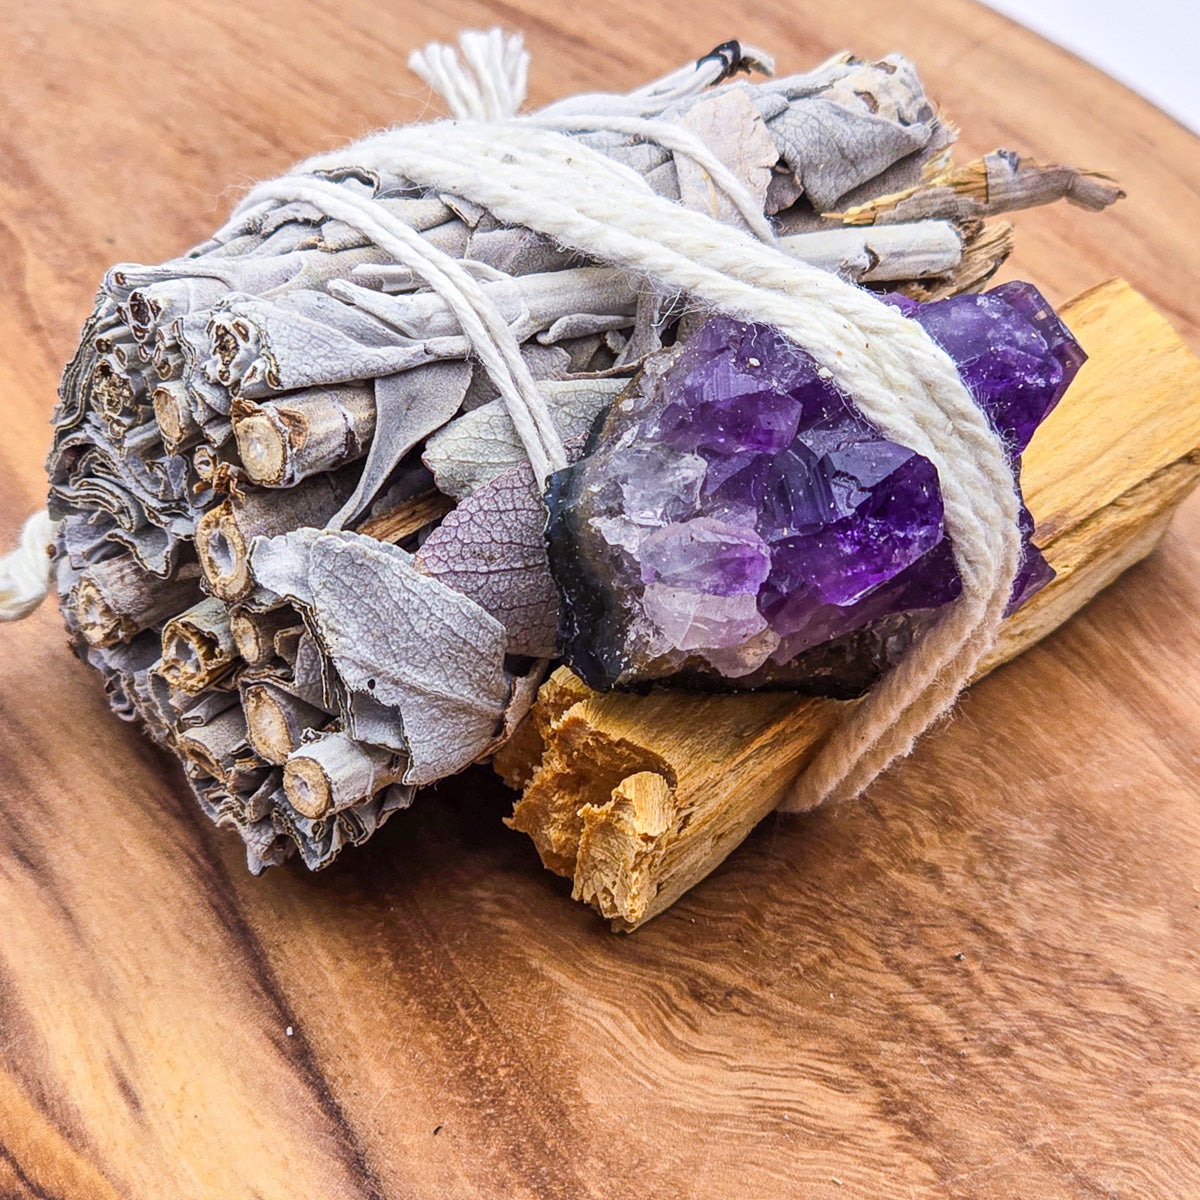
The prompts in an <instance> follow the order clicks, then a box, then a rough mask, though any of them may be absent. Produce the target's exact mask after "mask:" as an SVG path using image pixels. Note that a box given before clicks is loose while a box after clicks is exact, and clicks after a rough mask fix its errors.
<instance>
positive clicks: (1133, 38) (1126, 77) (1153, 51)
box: [985, 0, 1200, 133]
mask: <svg viewBox="0 0 1200 1200" xmlns="http://www.w3.org/2000/svg"><path fill="white" fill-rule="evenodd" d="M985 3H987V4H988V5H990V7H992V8H994V9H996V10H997V11H998V12H1002V13H1005V14H1006V15H1007V16H1010V17H1012V18H1013V20H1015V21H1019V22H1020V23H1021V24H1022V25H1025V26H1028V27H1029V28H1030V29H1033V30H1036V31H1037V32H1038V33H1040V34H1042V36H1043V37H1047V38H1049V39H1050V40H1051V41H1052V42H1057V43H1058V44H1059V45H1060V46H1065V47H1066V48H1067V49H1068V50H1072V51H1074V52H1075V53H1076V54H1078V55H1079V57H1080V58H1085V59H1087V60H1088V61H1089V62H1092V63H1094V64H1095V65H1096V66H1098V67H1100V68H1101V69H1102V70H1103V71H1105V72H1107V74H1109V75H1111V76H1112V77H1113V78H1114V79H1119V80H1120V81H1121V82H1122V83H1123V84H1125V85H1126V86H1127V87H1130V88H1132V89H1133V90H1134V91H1135V92H1140V93H1141V94H1142V95H1143V96H1145V97H1146V99H1147V100H1152V101H1153V102H1154V103H1155V104H1157V105H1158V106H1159V108H1161V109H1163V110H1165V111H1166V112H1168V113H1170V114H1171V116H1173V117H1175V119H1176V120H1178V121H1181V122H1182V123H1183V124H1184V125H1187V126H1188V127H1189V128H1190V129H1192V130H1193V131H1195V132H1196V133H1200V0H985Z"/></svg>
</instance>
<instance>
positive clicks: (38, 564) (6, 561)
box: [0, 508, 54, 621]
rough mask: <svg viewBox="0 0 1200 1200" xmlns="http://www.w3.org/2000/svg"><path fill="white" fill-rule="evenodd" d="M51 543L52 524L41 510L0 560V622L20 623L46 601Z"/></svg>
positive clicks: (48, 516) (25, 526)
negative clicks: (12, 547)
mask: <svg viewBox="0 0 1200 1200" xmlns="http://www.w3.org/2000/svg"><path fill="white" fill-rule="evenodd" d="M53 540H54V522H53V521H51V520H50V514H49V513H48V512H47V511H46V510H45V509H44V508H43V509H42V510H41V511H40V512H35V513H34V514H33V516H31V517H30V518H29V519H28V520H27V521H26V522H25V524H24V526H22V528H21V539H20V541H19V542H18V543H17V547H16V549H15V550H13V551H12V552H11V553H9V554H6V555H5V556H4V557H3V558H0V621H19V620H21V618H22V617H27V616H29V614H30V613H31V612H33V610H34V609H35V608H37V606H38V605H39V604H41V602H42V601H43V600H45V598H46V593H47V592H48V591H49V590H50V575H51V564H50V553H49V550H50V543H51V542H52V541H53Z"/></svg>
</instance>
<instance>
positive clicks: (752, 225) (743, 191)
mask: <svg viewBox="0 0 1200 1200" xmlns="http://www.w3.org/2000/svg"><path fill="white" fill-rule="evenodd" d="M526 120H527V121H528V122H529V123H530V124H532V125H537V126H539V127H540V128H542V129H556V130H558V131H559V132H561V133H585V132H586V133H595V132H599V131H601V130H608V131H611V132H613V133H623V134H627V135H629V136H630V137H636V138H639V139H640V140H642V141H646V142H657V143H658V145H660V146H662V148H663V149H664V150H670V151H671V152H672V153H673V154H682V155H683V156H685V157H686V158H690V159H691V160H692V161H693V162H694V163H695V164H696V165H697V166H698V167H699V168H700V169H701V170H702V171H704V172H705V174H706V175H708V177H709V179H711V180H712V182H713V184H714V186H716V187H718V188H720V190H721V191H722V192H724V193H725V195H726V196H728V197H729V199H730V200H731V201H732V202H733V204H734V206H735V207H736V208H737V210H738V212H739V213H740V214H741V217H742V219H743V220H744V221H745V222H746V225H747V227H748V228H749V229H750V231H751V232H752V233H753V234H754V235H755V236H756V237H758V238H760V239H761V240H762V241H764V242H773V241H774V240H775V230H774V229H773V228H772V227H771V222H770V221H769V220H768V219H767V217H766V214H765V213H764V212H763V209H762V203H761V201H759V200H756V199H755V198H754V196H753V195H751V193H750V189H749V188H747V187H746V185H745V184H744V183H743V182H742V181H741V180H740V179H739V178H738V177H737V176H736V175H735V174H734V173H733V172H732V171H731V170H730V169H729V167H727V166H726V165H725V164H724V163H723V162H722V161H721V160H720V159H719V158H718V157H717V156H716V155H715V154H714V153H713V152H712V151H711V150H710V149H709V148H708V147H707V146H706V145H705V144H704V142H703V141H702V140H701V139H700V138H699V137H698V136H697V135H696V134H694V133H693V132H692V131H691V130H690V129H687V128H685V127H684V126H683V125H676V124H675V123H674V122H672V121H661V120H655V119H654V118H652V117H622V116H605V115H604V114H601V113H592V114H587V113H580V114H578V115H565V116H557V117H556V116H553V115H544V114H542V113H534V114H533V115H532V116H530V117H527V118H526Z"/></svg>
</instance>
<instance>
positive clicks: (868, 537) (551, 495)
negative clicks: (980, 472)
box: [547, 283, 1084, 697]
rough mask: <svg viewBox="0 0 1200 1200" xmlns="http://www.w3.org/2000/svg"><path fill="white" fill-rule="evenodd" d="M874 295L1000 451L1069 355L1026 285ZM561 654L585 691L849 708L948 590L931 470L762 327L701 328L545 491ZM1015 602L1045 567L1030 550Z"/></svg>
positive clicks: (1058, 328)
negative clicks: (998, 441)
mask: <svg viewBox="0 0 1200 1200" xmlns="http://www.w3.org/2000/svg"><path fill="white" fill-rule="evenodd" d="M889 299H890V300H891V302H892V303H894V304H896V306H897V307H899V308H900V309H901V311H902V312H903V313H904V314H905V316H907V317H909V318H910V319H912V320H914V321H918V322H920V324H921V325H922V326H924V328H925V329H926V330H927V331H928V332H929V333H930V335H931V336H932V337H933V339H934V340H935V341H936V342H937V343H938V344H939V345H941V346H942V347H943V349H945V350H946V351H947V353H948V354H949V355H950V356H951V358H953V360H954V362H955V363H956V365H957V366H958V369H959V372H960V373H961V375H962V378H963V381H964V382H965V383H966V385H967V387H968V388H969V389H970V391H971V393H972V395H973V396H974V398H975V400H976V402H977V403H978V404H979V406H980V407H981V408H982V409H983V411H984V412H986V413H987V415H988V417H989V419H990V420H991V422H992V424H993V426H994V428H995V429H996V431H997V432H998V433H999V434H1000V436H1001V438H1002V440H1003V441H1004V444H1005V446H1006V447H1007V449H1008V451H1009V454H1010V456H1011V459H1012V463H1013V470H1014V474H1018V473H1019V466H1020V463H1019V455H1020V453H1021V451H1022V450H1023V449H1024V448H1025V446H1026V445H1027V444H1028V442H1029V439H1030V437H1031V436H1032V435H1033V432H1034V430H1035V429H1036V428H1037V426H1038V424H1039V423H1040V422H1041V421H1042V419H1043V418H1044V417H1045V416H1046V414H1047V413H1049V412H1050V410H1051V409H1052V408H1053V407H1054V405H1055V404H1056V403H1057V402H1058V400H1059V399H1060V397H1061V396H1062V394H1063V392H1064V391H1065V390H1066V388H1067V385H1068V384H1069V383H1070V382H1071V380H1072V378H1074V376H1075V373H1076V372H1077V371H1078V369H1079V367H1080V365H1081V364H1082V362H1083V360H1084V355H1083V352H1082V351H1081V349H1080V348H1079V345H1078V343H1077V342H1076V341H1075V340H1074V338H1073V337H1072V336H1071V334H1070V332H1069V331H1068V330H1067V329H1066V327H1065V326H1064V325H1063V324H1062V322H1061V321H1060V320H1059V319H1058V317H1057V316H1056V315H1055V313H1054V311H1053V309H1052V308H1051V307H1050V306H1049V305H1048V304H1047V303H1046V301H1045V300H1044V299H1043V298H1042V297H1041V295H1040V294H1039V293H1038V292H1037V291H1036V289H1034V288H1033V287H1032V286H1031V285H1029V284H1026V283H1010V284H1005V285H1003V286H1001V287H998V288H995V289H994V290H993V291H991V292H988V293H986V294H984V295H961V296H956V297H954V298H952V299H949V300H941V301H937V302H935V303H930V304H918V303H916V302H914V301H911V300H907V299H904V298H902V297H890V298H889ZM547 503H548V506H549V510H550V522H549V527H548V538H549V546H550V560H551V566H552V569H553V572H554V575H555V579H556V581H557V583H558V586H559V589H560V591H561V593H562V600H563V603H562V606H561V610H560V611H561V618H560V621H561V624H560V638H561V642H562V650H563V653H564V655H565V657H566V660H567V661H568V662H569V663H570V665H571V666H572V667H573V668H574V669H575V670H576V671H577V672H578V673H579V674H580V675H581V676H582V677H583V679H584V680H585V681H586V682H587V683H589V684H590V685H591V686H593V687H598V688H612V687H623V686H631V685H636V684H639V683H645V682H648V681H651V680H659V679H665V678H667V677H673V678H675V679H677V680H679V681H681V682H683V681H686V682H687V683H689V684H691V685H693V686H696V685H699V686H705V685H708V686H719V687H738V688H753V687H763V686H788V687H795V688H798V689H800V690H803V691H808V692H811V693H813V694H818V695H828V696H836V697H850V696H854V695H858V694H860V693H861V692H862V691H863V690H865V689H866V688H867V687H869V686H870V684H871V683H873V682H874V680H875V679H876V678H877V677H878V676H879V674H880V673H882V671H884V670H885V669H886V668H887V667H889V666H890V665H892V664H893V663H894V662H895V661H896V660H897V659H898V658H899V657H900V656H901V655H902V654H903V653H904V651H905V650H906V649H907V648H908V646H909V644H910V643H911V642H912V640H913V638H914V637H915V636H916V635H917V634H918V633H919V632H920V631H921V630H922V629H923V628H925V627H926V626H927V625H928V623H929V622H930V621H931V619H932V617H933V615H934V614H935V613H936V611H937V610H938V609H939V608H940V607H941V606H943V605H945V604H947V603H949V602H950V601H951V600H953V599H954V598H955V597H956V596H957V595H958V594H959V591H960V588H961V584H960V581H959V578H958V575H957V572H956V571H955V567H954V563H953V560H952V557H951V553H950V546H949V542H948V541H947V539H946V536H945V529H944V524H943V514H942V497H941V492H940V490H939V487H938V479H937V473H936V471H935V470H934V468H933V466H932V464H931V463H930V462H929V461H928V460H927V459H925V458H923V457H922V456H921V455H919V454H916V453H914V452H913V451H912V450H909V449H907V448H905V447H903V446H899V445H897V444H896V443H895V442H891V441H889V440H888V439H887V438H885V437H883V436H882V435H881V434H880V433H879V431H878V430H876V429H875V428H874V427H873V426H872V425H871V424H870V423H869V422H867V421H866V420H865V419H864V418H863V417H862V415H861V414H860V413H859V412H858V411H857V410H856V409H855V407H854V405H853V403H852V402H851V401H850V399H849V398H848V397H847V396H846V395H844V394H843V393H842V392H841V391H840V390H839V389H838V388H837V386H836V385H835V384H834V383H833V382H832V381H831V379H830V378H829V373H828V372H827V371H824V370H823V369H821V368H820V367H818V366H817V364H816V362H815V361H814V360H813V359H812V358H811V357H810V356H809V355H808V354H807V353H805V351H803V350H801V349H800V348H799V347H798V346H797V345H796V344H795V343H793V342H791V341H789V340H788V339H787V338H785V337H783V336H782V335H781V334H779V333H778V332H776V331H775V330H773V329H770V328H768V327H766V326H761V325H749V324H744V323H741V322H738V321H734V320H731V319H728V318H725V317H716V318H713V319H711V320H709V321H708V322H706V323H705V324H704V325H702V326H701V327H700V328H699V329H698V330H697V331H696V332H695V334H694V335H693V336H692V337H691V338H690V339H688V340H687V341H686V343H685V344H683V345H681V346H677V347H673V348H672V349H670V350H667V351H664V352H663V353H661V354H660V355H658V356H656V358H655V359H653V360H651V361H650V362H649V363H648V364H647V366H646V367H645V368H644V370H643V371H642V372H641V374H640V375H639V376H638V377H637V378H636V379H635V380H634V381H633V383H632V384H631V385H630V387H629V388H628V389H626V391H625V392H623V393H622V394H621V396H620V397H618V399H617V400H616V401H615V402H614V403H613V404H612V406H611V407H610V408H609V409H608V411H607V412H605V413H603V414H601V416H600V417H599V418H598V420H597V422H596V426H595V427H594V428H593V430H592V434H591V437H590V440H589V443H588V446H587V448H586V451H585V454H584V456H583V458H582V459H581V460H580V461H579V462H577V463H575V464H574V465H573V466H571V467H569V468H568V469H566V470H565V471H561V472H559V473H558V474H557V475H555V476H554V477H553V478H552V480H551V484H550V488H549V492H548V495H547ZM1032 527H1033V522H1032V518H1031V517H1030V515H1029V513H1028V511H1027V510H1025V509H1024V508H1023V509H1022V531H1023V533H1024V556H1023V561H1022V564H1021V569H1020V574H1019V576H1018V579H1017V581H1016V586H1015V588H1014V592H1013V596H1012V601H1011V602H1012V605H1013V606H1014V607H1015V606H1016V605H1018V604H1020V603H1021V602H1022V601H1024V600H1025V599H1026V598H1027V597H1028V596H1030V595H1031V594H1032V593H1033V592H1034V591H1036V590H1037V589H1038V588H1039V587H1041V586H1042V585H1043V584H1044V583H1046V582H1047V580H1048V579H1050V578H1051V577H1052V574H1053V572H1052V571H1051V569H1050V568H1049V566H1048V565H1047V564H1046V561H1045V559H1044V558H1043V557H1042V555H1041V553H1040V552H1039V551H1038V549H1037V548H1036V547H1035V546H1034V545H1033V543H1032V542H1031V541H1030V540H1029V539H1030V534H1031V533H1032Z"/></svg>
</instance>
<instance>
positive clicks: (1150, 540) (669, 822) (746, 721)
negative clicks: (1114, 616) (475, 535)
mask: <svg viewBox="0 0 1200 1200" xmlns="http://www.w3.org/2000/svg"><path fill="white" fill-rule="evenodd" d="M1063 316H1064V318H1065V320H1066V322H1067V324H1068V325H1069V326H1070V327H1071V329H1072V330H1073V331H1074V333H1075V335H1076V337H1077V338H1078V339H1079V341H1080V342H1081V343H1082V345H1083V347H1084V349H1085V350H1087V351H1088V352H1089V354H1090V355H1091V359H1090V361H1089V362H1088V363H1087V364H1086V365H1085V366H1084V368H1083V370H1082V371H1081V372H1080V374H1079V377H1078V378H1077V379H1076V381H1075V383H1074V384H1073V385H1072V387H1071V389H1070V390H1069V391H1068V392H1067V395H1066V396H1065V397H1064V399H1063V400H1062V402H1061V403H1060V404H1059V406H1058V408H1057V409H1056V410H1055V412H1053V413H1052V414H1051V415H1050V417H1049V418H1047V420H1046V421H1045V422H1044V423H1043V425H1042V427H1041V428H1040V429H1039V430H1038V432H1037V434H1036V435H1035V437H1034V439H1033V442H1032V444H1031V445H1030V447H1029V449H1028V451H1027V452H1026V455H1025V463H1024V469H1023V472H1022V480H1023V485H1024V489H1025V496H1026V499H1027V501H1028V503H1029V506H1030V508H1031V510H1032V511H1033V513H1034V516H1035V518H1036V522H1037V530H1038V532H1037V541H1038V543H1039V545H1041V546H1042V549H1043V551H1044V552H1045V554H1046V557H1047V558H1048V559H1049V561H1050V563H1051V565H1052V566H1053V567H1054V568H1055V570H1056V571H1057V572H1058V575H1057V578H1056V579H1055V580H1054V581H1053V582H1052V583H1051V584H1050V585H1049V586H1047V587H1046V588H1044V589H1043V590H1042V591H1041V592H1040V593H1038V594H1037V595H1036V596H1035V597H1034V598H1033V599H1032V600H1031V601H1030V602H1029V603H1027V604H1026V605H1025V606H1024V607H1023V608H1021V609H1020V610H1019V611H1018V612H1017V613H1016V614H1014V616H1013V617H1012V618H1010V619H1009V620H1008V621H1007V622H1006V623H1005V625H1004V627H1003V630H1002V636H1001V641H1000V644H999V645H998V646H997V648H996V649H995V651H994V652H993V653H992V655H991V656H990V657H989V658H988V660H987V661H986V662H985V663H984V664H983V666H982V668H981V673H983V672H985V671H987V670H991V669H992V668H993V667H995V666H997V665H999V664H1000V663H1002V662H1004V661H1007V660H1008V659H1010V658H1012V657H1014V656H1015V655H1017V654H1019V653H1021V651H1023V650H1025V649H1026V648H1028V647H1029V646H1031V645H1033V644H1034V643H1035V642H1037V641H1039V640H1040V639H1041V638H1043V637H1045V636H1046V635H1047V634H1048V633H1050V632H1051V631H1052V630H1053V629H1055V628H1057V627H1058V626H1059V625H1060V624H1061V623H1062V622H1063V621H1065V620H1066V619H1067V618H1068V617H1070V616H1071V615H1072V614H1073V613H1074V612H1076V611H1077V610H1078V609H1079V608H1081V607H1082V606H1083V605H1084V604H1086V603H1087V602H1088V600H1090V599H1091V598H1092V597H1093V596H1094V595H1095V594H1096V593H1097V592H1098V591H1099V590H1100V589H1101V588H1103V587H1105V586H1107V585H1108V584H1109V583H1111V582H1112V580H1114V579H1115V578H1116V577H1117V576H1118V575H1119V574H1120V573H1121V572H1122V571H1124V570H1125V569H1126V568H1128V567H1129V566H1131V565H1132V564H1133V563H1135V562H1137V561H1138V560H1139V559H1141V558H1143V557H1144V556H1145V555H1146V554H1148V553H1149V552H1150V551H1151V550H1152V549H1153V548H1154V546H1155V545H1156V544H1157V542H1158V540H1159V538H1160V537H1161V536H1162V534H1163V533H1164V531H1165V530H1166V527H1167V525H1168V523H1169V522H1170V519H1171V516H1172V514H1173V512H1174V510H1175V508H1176V507H1177V506H1178V505H1179V503H1180V502H1181V501H1182V499H1183V498H1184V496H1186V495H1187V493H1188V492H1189V491H1190V490H1191V489H1192V488H1193V487H1194V486H1195V484H1196V483H1197V481H1198V480H1200V362H1197V360H1196V359H1195V358H1194V357H1193V356H1192V355H1191V354H1190V353H1189V351H1188V350H1187V348H1186V347H1185V346H1184V345H1183V344H1182V343H1181V342H1180V340H1179V338H1178V337H1177V336H1176V335H1175V334H1174V332H1173V331H1172V330H1171V328H1170V327H1169V326H1168V325H1167V323H1166V322H1165V321H1164V320H1163V319H1162V318H1161V317H1160V316H1159V315H1158V314H1157V313H1156V312H1155V311H1154V309H1153V308H1152V307H1151V306H1150V304H1149V303H1148V302H1147V301H1146V300H1145V299H1143V298H1142V297H1141V296H1139V295H1137V293H1135V292H1134V291H1133V290H1132V289H1131V288H1130V287H1129V286H1128V284H1125V283H1123V282H1120V281H1117V282H1113V283H1108V284H1105V285H1103V286H1101V287H1099V288H1095V289H1093V290H1092V291H1090V292H1088V293H1085V294H1084V295H1083V296H1081V297H1079V298H1078V299H1077V300H1075V301H1073V302H1072V303H1071V304H1069V305H1068V306H1067V307H1066V308H1065V309H1064V310H1063ZM848 711H849V707H848V706H847V705H845V704H839V703H838V702H836V701H831V700H809V699H797V698H796V697H795V696H789V695H787V694H785V693H778V692H776V693H760V694H743V695H732V696H712V695H697V694H691V693H686V692H679V691H668V690H658V691H655V692H651V693H650V694H649V695H645V696H633V695H627V694H618V693H612V694H607V695H601V694H599V693H595V692H592V691H590V690H589V689H588V688H586V687H585V686H584V685H583V684H582V683H580V682H579V680H577V679H576V678H575V677H574V676H573V675H571V674H570V672H568V671H566V670H565V669H560V670H559V671H557V672H555V674H554V675H553V676H552V677H551V679H550V680H549V681H548V682H547V683H546V684H545V685H544V686H543V688H542V690H541V692H540V693H539V696H538V701H537V704H536V705H535V708H534V711H533V713H532V714H531V717H530V719H529V720H528V721H527V723H526V725H525V726H524V727H523V728H522V729H521V730H520V731H519V732H518V734H517V736H516V737H514V739H513V740H512V741H511V742H510V743H509V744H508V745H507V746H506V747H504V749H503V750H502V751H501V752H500V753H499V754H497V756H496V765H497V769H498V770H499V771H500V772H501V774H502V775H504V777H505V778H506V780H507V781H508V782H509V783H510V784H511V785H512V786H516V787H521V786H524V788H525V791H524V795H523V796H522V798H521V800H520V801H519V803H518V804H517V806H516V808H515V810H514V813H513V817H512V820H511V822H510V824H511V825H512V826H513V827H514V828H516V829H520V830H523V831H524V832H526V833H528V834H530V836H531V837H532V838H533V840H534V842H535V843H536V845H537V847H538V851H539V853H540V854H541V856H542V861H543V862H544V863H545V864H546V866H547V867H549V868H550V869H551V870H554V871H557V872H558V873H559V874H562V875H567V876H570V877H572V878H573V879H574V884H575V887H574V892H573V894H574V895H575V897H576V898H577V899H582V900H585V901H586V902H588V903H590V904H592V905H593V906H594V907H595V908H597V909H598V910H599V911H600V912H601V913H602V914H603V915H604V916H606V917H608V918H609V919H610V920H611V921H612V923H613V928H614V929H616V930H621V931H628V930H632V929H635V928H637V926H638V925H640V924H642V923H643V922H644V921H647V920H649V919H650V918H651V917H653V916H655V915H656V914H657V913H660V912H662V911H663V909H665V908H667V907H668V906H669V905H670V904H672V903H673V902H674V901H675V900H677V899H678V898H679V897H680V896H681V895H683V893H684V892H685V891H687V890H688V889H689V888H690V887H692V886H693V885H694V884H695V883H697V882H699V881H700V880H701V879H703V878H704V877H705V876H706V875H707V874H708V873H709V872H710V871H712V870H713V868H714V867H716V866H717V865H718V864H719V863H720V862H721V861H722V860H723V859H724V858H725V857H726V856H727V855H728V854H729V852H730V851H731V850H733V849H734V847H735V846H737V845H738V844H739V843H740V842H741V841H742V840H743V839H744V838H745V837H746V836H747V834H749V832H750V830H751V829H753V827H754V826H755V825H756V824H757V823H758V821H760V820H761V819H762V818H763V817H764V816H766V815H767V814H768V813H770V812H771V811H772V810H773V809H774V808H775V806H776V805H777V804H778V803H779V801H780V800H781V799H782V798H783V796H784V795H785V793H786V792H787V790H788V788H789V787H790V785H791V783H792V781H793V780H794V779H795V777H796V775H797V774H798V773H799V772H800V771H801V770H802V769H803V768H804V766H805V764H806V763H807V762H808V761H809V760H810V759H811V757H812V755H813V754H814V753H815V752H816V750H817V749H818V748H819V746H820V745H821V743H822V741H823V740H824V739H825V737H826V736H827V735H828V733H829V731H830V730H831V729H832V728H833V726H834V725H835V724H836V723H837V722H838V721H840V720H841V719H842V718H843V717H844V716H845V715H846V713H847V712H848ZM654 777H657V781H656V779H655V778H654Z"/></svg>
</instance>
